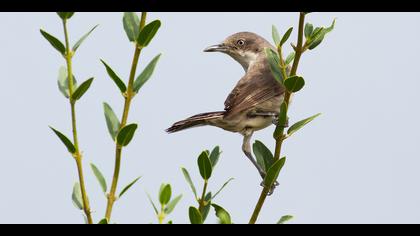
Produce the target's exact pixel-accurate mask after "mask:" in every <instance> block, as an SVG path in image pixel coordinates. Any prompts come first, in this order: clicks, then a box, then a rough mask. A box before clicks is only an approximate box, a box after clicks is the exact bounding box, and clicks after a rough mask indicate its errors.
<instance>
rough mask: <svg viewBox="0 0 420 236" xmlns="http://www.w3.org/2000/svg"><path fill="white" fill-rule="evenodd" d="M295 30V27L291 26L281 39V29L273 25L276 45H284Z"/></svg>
mask: <svg viewBox="0 0 420 236" xmlns="http://www.w3.org/2000/svg"><path fill="white" fill-rule="evenodd" d="M292 31H293V27H290V28H289V29H288V30H287V31H286V33H284V34H283V37H282V38H281V39H280V35H279V31H278V30H277V28H276V26H274V25H273V26H272V36H273V40H274V43H275V45H276V47H282V46H283V44H284V43H286V42H287V40H288V39H289V37H290V34H291V33H292Z"/></svg>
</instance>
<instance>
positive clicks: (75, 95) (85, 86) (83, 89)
mask: <svg viewBox="0 0 420 236" xmlns="http://www.w3.org/2000/svg"><path fill="white" fill-rule="evenodd" d="M93 79H94V78H90V79H88V80H86V81H85V82H83V83H82V84H81V85H80V86H79V87H78V88H77V89H76V91H74V93H73V95H72V98H73V100H75V101H77V100H79V99H80V98H81V97H82V96H83V95H84V94H85V93H86V91H87V90H88V89H89V88H90V85H91V84H92V82H93Z"/></svg>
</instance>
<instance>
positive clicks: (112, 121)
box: [104, 102, 121, 140]
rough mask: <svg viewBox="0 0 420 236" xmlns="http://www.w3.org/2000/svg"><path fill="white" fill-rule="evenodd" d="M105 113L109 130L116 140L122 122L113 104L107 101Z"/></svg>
mask: <svg viewBox="0 0 420 236" xmlns="http://www.w3.org/2000/svg"><path fill="white" fill-rule="evenodd" d="M104 114H105V120H106V126H107V127H108V132H109V134H110V135H111V137H112V140H115V137H116V136H117V134H118V131H119V130H120V126H121V124H120V121H119V120H118V117H117V116H116V115H115V113H114V110H112V108H111V106H109V105H108V104H107V103H106V102H104Z"/></svg>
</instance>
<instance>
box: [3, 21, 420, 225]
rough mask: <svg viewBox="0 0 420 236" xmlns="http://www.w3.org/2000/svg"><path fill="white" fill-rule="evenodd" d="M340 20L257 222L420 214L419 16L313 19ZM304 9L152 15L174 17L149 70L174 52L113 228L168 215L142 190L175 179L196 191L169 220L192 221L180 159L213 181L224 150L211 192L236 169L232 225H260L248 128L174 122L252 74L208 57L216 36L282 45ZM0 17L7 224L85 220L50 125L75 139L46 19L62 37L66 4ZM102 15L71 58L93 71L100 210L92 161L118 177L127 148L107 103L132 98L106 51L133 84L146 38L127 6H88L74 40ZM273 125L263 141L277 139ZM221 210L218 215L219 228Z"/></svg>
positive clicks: (73, 28)
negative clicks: (120, 144) (212, 155)
mask: <svg viewBox="0 0 420 236" xmlns="http://www.w3.org/2000/svg"><path fill="white" fill-rule="evenodd" d="M334 17H337V24H336V29H335V30H334V31H333V32H332V33H331V34H330V35H328V37H327V38H326V40H325V42H324V43H323V44H322V45H321V46H319V47H318V48H317V49H316V50H315V51H310V52H308V53H307V54H305V55H304V56H303V58H302V61H301V65H300V68H299V71H300V72H299V73H300V74H302V75H303V76H304V77H305V78H306V81H307V86H306V87H305V88H304V90H303V91H302V92H301V93H299V94H298V95H297V96H296V97H295V99H294V103H293V106H292V108H291V114H290V122H291V123H294V122H295V121H297V120H299V119H302V118H306V117H307V116H310V115H313V114H315V113H318V112H322V113H323V115H322V116H321V117H319V118H318V119H317V120H316V121H314V122H313V123H312V124H311V125H309V126H308V127H306V128H305V129H304V130H303V131H302V132H300V133H298V134H297V135H296V136H295V137H293V138H292V139H290V140H289V141H288V142H287V143H286V145H285V148H284V154H285V155H287V157H288V160H287V163H286V166H285V168H284V169H283V172H282V173H281V176H280V180H279V181H280V183H281V186H280V187H279V188H278V189H277V191H276V192H275V194H274V196H272V197H270V198H269V199H268V201H267V202H266V205H265V206H264V209H263V211H262V212H261V216H260V220H259V222H262V223H274V222H276V221H277V220H278V219H279V217H280V216H282V215H285V214H292V215H294V216H295V219H294V220H293V221H292V222H291V223H419V222H420V201H419V199H420V191H419V188H420V181H419V180H420V172H419V169H420V160H419V154H418V153H419V151H418V148H419V138H420V132H419V131H420V126H419V124H418V120H419V119H420V112H419V111H418V101H419V99H420V93H418V88H419V87H420V82H419V76H418V67H419V63H418V52H419V51H420V45H419V43H418V39H419V37H420V28H419V27H418V24H419V22H420V14H418V13H404V14H403V13H312V14H309V15H308V17H307V20H308V21H310V22H312V23H314V25H329V24H330V23H331V21H332V19H333V18H334ZM297 18H298V15H297V14H296V13H150V14H149V15H148V21H151V20H153V19H160V20H161V21H162V27H161V29H160V31H159V32H158V34H157V36H156V38H155V39H154V40H153V42H152V43H151V45H150V46H149V47H148V48H147V49H145V50H144V53H143V54H142V57H141V59H140V61H141V62H140V69H142V68H144V66H145V64H146V63H147V62H148V61H150V59H152V58H153V57H154V56H155V55H157V54H158V53H160V52H162V53H163V56H162V58H161V61H160V62H159V64H158V67H157V70H156V72H155V74H154V76H153V78H152V79H151V80H150V81H149V82H148V83H147V84H146V85H145V86H144V87H143V88H142V90H141V93H140V95H139V96H138V97H136V98H135V100H134V102H133V106H132V109H131V113H130V117H129V120H130V122H137V123H139V126H140V128H139V130H138V132H137V134H136V136H135V138H134V140H133V142H132V144H131V145H130V146H129V147H128V148H127V149H125V151H124V158H123V165H122V174H121V180H120V186H123V185H125V184H127V183H128V182H130V181H131V180H132V179H134V178H135V177H137V176H139V175H141V176H143V178H142V179H141V181H139V184H138V185H136V186H135V187H133V188H132V189H131V190H130V192H128V194H127V195H126V196H125V197H124V198H123V199H121V200H120V201H119V202H117V203H116V205H115V210H114V214H113V220H114V221H115V222H118V223H149V222H156V219H155V218H154V213H153V210H152V208H151V206H150V205H149V203H148V201H147V198H146V194H145V191H147V192H150V193H152V194H153V196H155V195H156V192H157V191H158V188H159V185H160V183H162V182H170V183H172V185H173V189H174V192H175V194H178V193H184V198H183V200H182V202H181V203H180V205H179V206H178V207H177V209H176V210H175V212H174V213H173V215H171V216H170V219H174V221H175V223H186V222H188V216H187V208H188V206H189V205H191V204H194V201H193V196H192V194H191V193H190V190H189V187H188V185H187V184H186V183H185V181H184V179H183V176H182V173H181V171H180V167H181V166H185V167H187V168H188V169H189V170H190V172H191V174H192V175H193V179H194V181H195V182H196V184H197V185H199V186H201V179H200V178H199V173H198V170H197V167H196V157H197V155H198V154H199V153H200V151H201V150H204V149H210V148H212V147H213V146H215V145H220V146H221V149H222V150H223V154H222V156H221V160H220V162H219V164H218V167H217V170H216V171H215V173H214V177H213V178H212V180H211V183H210V189H211V190H213V191H214V190H216V189H218V188H219V186H221V185H222V184H223V183H224V181H225V180H227V179H229V178H230V177H234V178H235V180H234V181H233V182H232V183H231V185H230V186H228V187H227V188H226V190H225V191H224V192H223V193H222V194H221V195H220V198H218V199H217V201H216V202H217V203H218V204H220V205H222V206H224V207H225V208H226V209H227V210H229V211H230V212H231V215H232V218H233V220H234V222H236V223H246V222H247V221H248V219H249V217H250V215H251V213H252V210H253V207H254V205H255V203H256V201H257V198H258V195H259V193H260V191H261V188H260V187H259V183H260V182H261V180H260V178H259V176H258V174H257V172H256V171H255V170H254V167H253V166H252V165H251V164H250V163H249V161H248V160H246V159H245V157H244V155H243V154H242V151H241V148H240V145H241V141H242V138H241V136H240V135H238V134H233V133H226V132H224V131H222V130H220V129H217V128H213V127H205V128H197V129H191V130H188V131H185V132H182V133H177V134H173V135H168V134H166V133H165V132H164V129H165V128H167V127H168V126H169V125H171V124H172V123H173V122H174V121H177V120H179V119H183V118H185V117H188V116H190V115H193V114H196V113H199V112H206V111H214V110H220V109H223V102H224V100H225V98H226V96H227V94H228V93H229V92H230V90H231V89H232V88H233V86H234V85H235V83H236V82H237V80H238V79H240V77H241V76H242V75H243V73H244V72H243V69H242V68H241V66H240V65H239V64H237V63H236V62H234V61H233V60H232V59H231V58H228V57H227V56H225V55H222V54H206V53H203V52H202V50H203V49H204V48H205V47H206V46H209V45H212V44H215V43H218V42H220V41H222V40H223V39H224V38H225V37H227V36H228V35H230V34H232V33H235V32H238V31H244V30H246V31H253V32H256V33H258V34H260V35H262V36H264V37H266V38H267V39H270V40H271V25H272V24H275V25H276V26H277V27H278V28H279V30H280V31H284V30H286V29H287V28H288V27H289V26H291V25H293V26H296V23H297ZM0 22H1V23H0V29H1V31H2V32H3V33H2V36H1V37H0V52H1V53H0V68H1V80H0V81H1V87H2V90H1V93H0V109H1V114H2V115H1V118H0V121H1V124H2V126H1V130H2V132H1V134H0V137H1V144H0V147H1V154H0V163H1V164H0V185H1V187H2V190H1V194H0V223H82V222H83V218H82V214H81V212H79V211H77V210H76V209H75V208H74V206H73V205H72V203H71V198H70V195H71V191H72V185H73V183H74V182H75V181H76V179H77V175H76V169H75V164H74V161H73V160H72V159H71V157H70V156H69V155H68V153H67V152H66V150H65V148H64V147H63V146H62V144H61V143H60V142H59V141H58V140H57V138H56V137H55V136H54V134H53V133H52V132H51V131H50V130H49V128H48V125H52V126H54V127H56V128H57V129H59V130H61V131H63V132H64V133H66V134H70V119H69V118H70V117H69V106H68V103H67V101H66V100H65V99H64V98H63V96H62V95H61V93H60V92H59V91H58V89H57V82H56V78H57V72H58V68H59V67H60V66H61V65H63V64H64V61H63V60H62V58H61V57H59V56H58V54H57V52H56V51H55V50H54V49H53V48H51V47H50V45H49V44H48V43H47V42H46V41H45V40H44V39H43V38H42V37H41V35H40V34H39V28H41V27H42V28H44V29H46V30H47V31H48V32H50V33H52V34H54V35H57V36H59V37H60V38H62V28H61V24H60V21H59V18H58V17H57V15H56V14H55V13H1V14H0ZM96 24H100V26H99V27H98V28H97V30H96V31H95V32H94V33H93V34H92V35H91V37H90V38H89V39H88V40H87V41H86V42H85V43H84V44H83V45H82V46H81V48H80V49H79V51H78V53H77V55H76V57H75V59H74V71H75V74H76V76H77V78H79V81H80V80H85V79H87V78H88V77H90V76H95V77H96V80H95V81H94V83H93V85H92V87H91V89H90V90H89V92H88V93H87V94H86V95H85V96H84V97H83V99H82V101H81V102H80V103H79V105H78V107H77V111H78V122H79V123H78V124H79V135H80V143H81V148H82V150H83V152H84V156H85V159H84V163H85V172H86V176H87V177H86V180H87V187H88V191H89V195H90V200H91V205H92V208H93V210H94V211H95V213H94V217H95V219H96V220H99V219H100V218H102V216H103V214H104V207H105V200H106V199H105V198H104V196H103V194H102V192H101V190H100V187H99V185H98V184H97V182H96V180H95V178H94V176H93V174H92V172H91V171H90V169H89V168H88V164H89V163H90V162H93V163H96V164H97V165H98V167H100V169H101V170H102V171H103V172H104V173H105V175H106V178H107V180H108V182H110V180H111V176H112V169H113V164H114V145H113V143H112V140H111V138H110V137H109V134H108V132H107V129H106V124H105V120H104V117H103V111H102V102H103V101H107V102H109V103H110V104H111V106H112V107H113V108H114V110H116V112H117V113H118V114H120V113H121V109H122V105H123V100H122V98H121V96H120V94H119V92H118V89H117V88H116V87H115V85H114V84H113V83H112V81H111V80H110V79H109V78H108V77H107V75H106V72H105V70H104V68H103V66H102V65H101V63H100V61H99V59H100V58H102V59H104V60H106V61H107V62H108V63H109V64H110V65H111V66H112V67H113V68H114V69H115V70H116V71H117V72H118V73H119V74H120V75H121V76H122V77H124V78H127V76H128V73H129V66H130V62H131V59H132V55H133V46H132V45H131V44H130V43H129V42H128V40H127V38H126V35H125V32H124V30H123V27H122V13H77V14H76V15H75V16H74V17H73V18H72V19H71V20H70V25H69V30H70V37H71V41H72V42H75V40H76V39H78V38H79V37H80V36H81V35H82V34H84V33H85V32H87V31H88V30H89V29H90V28H91V27H92V26H94V25H96ZM295 38H296V35H295V34H293V35H292V39H293V40H295ZM289 51H290V50H289ZM273 129H274V127H271V128H268V129H266V130H264V131H261V132H258V133H257V134H256V135H255V138H257V139H259V140H262V141H264V142H265V143H266V144H267V145H271V146H273V145H274V142H273V139H272V138H271V133H272V131H273ZM198 183H200V184H198ZM200 188H201V187H200ZM210 215H211V217H210V218H209V220H208V222H209V223H214V222H216V219H215V217H214V216H213V215H214V214H213V213H210Z"/></svg>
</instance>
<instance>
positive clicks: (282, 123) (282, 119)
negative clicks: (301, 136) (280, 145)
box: [273, 102, 287, 139]
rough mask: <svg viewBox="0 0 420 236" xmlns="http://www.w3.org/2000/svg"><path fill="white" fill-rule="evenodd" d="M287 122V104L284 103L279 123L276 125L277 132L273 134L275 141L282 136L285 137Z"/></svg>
mask: <svg viewBox="0 0 420 236" xmlns="http://www.w3.org/2000/svg"><path fill="white" fill-rule="evenodd" d="M286 122H287V104H286V103H285V102H283V103H282V104H281V106H280V113H279V116H278V123H277V125H276V130H275V131H274V133H273V138H274V139H278V138H279V137H280V136H281V135H283V132H284V128H285V126H286Z"/></svg>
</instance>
